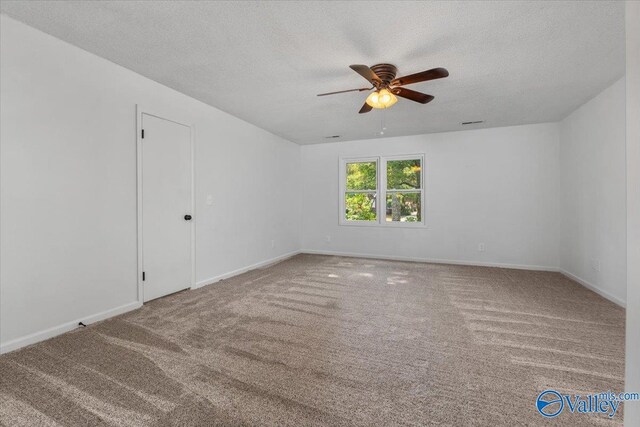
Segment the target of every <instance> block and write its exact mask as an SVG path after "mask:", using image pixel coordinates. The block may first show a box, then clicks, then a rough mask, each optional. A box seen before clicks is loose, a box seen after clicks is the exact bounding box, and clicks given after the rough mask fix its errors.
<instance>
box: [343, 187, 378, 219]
mask: <svg viewBox="0 0 640 427" xmlns="http://www.w3.org/2000/svg"><path fill="white" fill-rule="evenodd" d="M344 206H345V218H346V219H347V221H377V218H376V216H377V215H376V195H375V193H346V194H345V195H344Z"/></svg>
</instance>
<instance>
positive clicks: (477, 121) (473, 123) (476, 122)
mask: <svg viewBox="0 0 640 427" xmlns="http://www.w3.org/2000/svg"><path fill="white" fill-rule="evenodd" d="M478 123H484V120H476V121H475V122H462V123H461V124H462V126H466V125H477V124H478Z"/></svg>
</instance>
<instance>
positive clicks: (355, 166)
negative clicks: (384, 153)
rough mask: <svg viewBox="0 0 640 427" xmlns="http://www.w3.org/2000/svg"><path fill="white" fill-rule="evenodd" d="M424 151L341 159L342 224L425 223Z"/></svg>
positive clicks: (413, 224)
mask: <svg viewBox="0 0 640 427" xmlns="http://www.w3.org/2000/svg"><path fill="white" fill-rule="evenodd" d="M423 163H424V156H423V155H410V156H401V157H367V158H357V159H341V161H340V165H341V167H340V194H341V200H340V224H343V225H382V226H407V227H411V226H413V227H415V226H423V225H424V215H423V207H424V189H423V175H424V174H423Z"/></svg>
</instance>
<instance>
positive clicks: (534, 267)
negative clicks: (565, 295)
mask: <svg viewBox="0 0 640 427" xmlns="http://www.w3.org/2000/svg"><path fill="white" fill-rule="evenodd" d="M300 252H301V253H304V254H315V255H334V256H346V257H354V258H372V259H387V260H391V261H409V262H426V263H432V264H454V265H472V266H478V267H500V268H513V269H517V270H536V271H553V272H557V271H558V267H548V266H543V265H525V264H506V263H499V262H484V261H467V260H453V259H438V258H413V257H403V256H393V255H375V254H362V253H354V252H335V251H319V250H315V249H303V250H301V251H300Z"/></svg>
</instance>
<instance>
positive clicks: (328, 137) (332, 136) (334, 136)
mask: <svg viewBox="0 0 640 427" xmlns="http://www.w3.org/2000/svg"><path fill="white" fill-rule="evenodd" d="M340 136H341V135H331V136H325V137H324V139H334V138H340Z"/></svg>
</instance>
